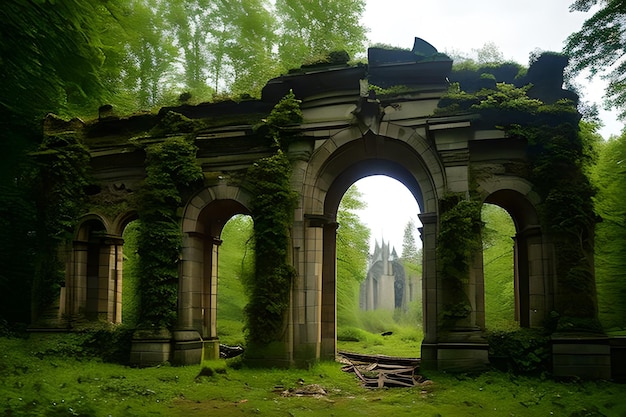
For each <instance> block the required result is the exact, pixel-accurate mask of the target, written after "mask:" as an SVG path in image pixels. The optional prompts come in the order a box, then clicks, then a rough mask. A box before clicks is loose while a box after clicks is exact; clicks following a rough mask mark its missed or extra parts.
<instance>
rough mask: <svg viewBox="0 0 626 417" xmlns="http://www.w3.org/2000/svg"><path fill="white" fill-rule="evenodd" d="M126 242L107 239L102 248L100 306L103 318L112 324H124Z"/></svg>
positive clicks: (114, 238)
mask: <svg viewBox="0 0 626 417" xmlns="http://www.w3.org/2000/svg"><path fill="white" fill-rule="evenodd" d="M123 246H124V240H123V239H122V238H118V237H107V238H106V239H105V240H104V242H103V245H102V248H101V251H100V253H101V256H100V259H101V264H100V265H101V266H100V276H99V282H100V285H101V288H100V290H99V298H100V300H99V302H98V303H99V305H100V308H99V309H98V310H99V311H100V314H101V316H102V318H104V319H106V321H108V322H110V323H121V322H122V270H123V261H124V258H123V254H122V248H123Z"/></svg>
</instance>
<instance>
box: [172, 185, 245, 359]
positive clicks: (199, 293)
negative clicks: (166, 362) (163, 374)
mask: <svg viewBox="0 0 626 417" xmlns="http://www.w3.org/2000/svg"><path fill="white" fill-rule="evenodd" d="M247 205H248V195H247V193H245V192H243V191H242V190H241V189H240V188H238V187H230V186H218V187H214V188H209V189H205V190H203V191H201V192H200V193H198V194H197V195H196V196H194V197H193V198H192V199H191V200H190V201H189V203H188V204H187V206H186V209H185V212H184V215H183V220H182V227H183V249H182V254H181V269H180V281H179V291H178V325H177V329H175V331H174V335H173V336H174V357H173V360H174V362H175V363H194V362H198V361H199V360H200V358H201V357H204V358H206V359H216V358H218V357H219V341H218V336H217V285H218V274H217V271H218V257H219V247H220V244H221V243H222V241H221V240H220V235H221V232H222V229H223V227H224V225H225V224H226V222H228V220H229V219H230V218H231V217H233V216H234V215H236V214H250V211H249V209H248V208H247Z"/></svg>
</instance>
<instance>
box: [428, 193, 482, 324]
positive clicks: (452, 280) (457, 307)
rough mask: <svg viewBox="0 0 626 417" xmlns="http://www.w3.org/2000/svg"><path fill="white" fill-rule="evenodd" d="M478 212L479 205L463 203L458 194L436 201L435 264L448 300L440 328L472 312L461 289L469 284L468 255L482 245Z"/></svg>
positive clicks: (463, 199) (469, 256)
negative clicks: (437, 217) (438, 209)
mask: <svg viewBox="0 0 626 417" xmlns="http://www.w3.org/2000/svg"><path fill="white" fill-rule="evenodd" d="M480 209H481V204H480V202H477V201H473V200H467V199H465V198H464V197H463V196H462V195H460V194H450V195H448V196H445V197H444V198H442V199H441V200H440V213H441V216H440V220H439V233H438V236H437V260H438V262H439V269H440V273H441V277H442V283H443V286H444V291H445V292H446V294H447V297H446V298H447V300H449V303H448V304H447V305H445V306H444V311H443V312H442V316H441V318H442V319H443V321H444V323H443V324H444V325H451V324H453V323H454V321H455V320H456V319H462V318H465V317H468V316H469V314H470V313H471V311H472V308H471V305H470V303H469V300H468V299H467V295H466V293H465V286H466V284H467V283H468V282H469V271H470V266H471V261H472V254H473V253H474V252H475V251H476V250H479V249H480V247H481V244H482V241H481V235H480V231H481V228H482V225H483V223H482V221H481V219H480Z"/></svg>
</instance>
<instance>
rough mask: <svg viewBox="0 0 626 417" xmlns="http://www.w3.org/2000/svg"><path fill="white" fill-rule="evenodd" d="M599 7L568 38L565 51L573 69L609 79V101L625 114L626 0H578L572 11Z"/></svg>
mask: <svg viewBox="0 0 626 417" xmlns="http://www.w3.org/2000/svg"><path fill="white" fill-rule="evenodd" d="M597 5H598V6H600V9H599V10H597V11H596V12H595V13H594V15H593V16H592V17H590V18H589V19H587V20H586V21H585V23H584V24H583V26H582V28H581V29H580V30H579V31H578V32H574V33H572V34H571V35H570V36H569V38H568V39H567V43H566V45H565V49H564V52H565V53H566V54H568V55H569V56H570V58H571V59H570V64H571V66H572V69H573V71H574V72H580V71H582V70H585V69H586V70H589V71H590V77H593V76H595V75H598V74H599V75H601V76H602V77H603V78H605V79H606V80H608V82H609V84H608V87H607V89H606V96H605V98H606V104H607V105H608V106H609V107H614V108H617V109H620V117H621V118H625V117H626V59H625V56H626V36H625V35H626V2H624V1H622V0H576V1H575V2H574V3H573V4H572V5H571V6H570V11H582V12H588V11H589V10H591V8H592V7H593V6H597Z"/></svg>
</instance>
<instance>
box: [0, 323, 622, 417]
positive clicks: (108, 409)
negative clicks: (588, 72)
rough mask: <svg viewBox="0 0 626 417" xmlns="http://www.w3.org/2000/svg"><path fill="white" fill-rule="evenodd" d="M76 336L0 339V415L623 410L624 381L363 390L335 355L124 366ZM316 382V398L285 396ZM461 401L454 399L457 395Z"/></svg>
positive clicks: (478, 380)
mask: <svg viewBox="0 0 626 417" xmlns="http://www.w3.org/2000/svg"><path fill="white" fill-rule="evenodd" d="M82 338H83V336H81V335H67V334H65V335H60V336H55V335H48V334H40V335H31V337H30V338H29V339H17V338H0V350H2V352H3V354H2V355H0V371H1V372H2V378H3V383H2V384H0V414H3V415H28V416H63V415H80V416H94V417H101V416H102V417H106V416H109V415H114V416H115V415H124V416H145V415H164V416H165V415H166V416H186V417H189V416H196V415H197V416H200V415H202V416H204V415H206V414H207V413H208V412H210V413H213V414H216V415H220V416H231V415H232V416H235V415H271V416H285V417H286V416H294V415H295V416H300V415H302V416H304V415H307V416H328V415H353V414H355V412H356V413H358V414H359V415H363V416H381V415H394V416H395V415H398V416H401V415H407V416H414V415H415V414H416V412H419V413H420V414H424V415H454V416H501V415H564V416H589V415H597V416H600V415H605V416H620V415H624V414H626V404H624V402H623V401H620V398H623V397H624V396H625V395H626V386H625V385H618V384H614V383H610V382H606V381H595V382H593V381H590V382H582V381H577V380H573V381H564V382H555V381H552V380H550V379H545V378H536V377H526V376H515V375H513V374H510V373H504V372H496V371H491V372H485V373H483V374H480V375H465V374H457V375H452V374H446V373H439V372H429V373H427V374H426V377H428V378H429V379H430V382H428V383H425V384H421V385H418V386H416V387H415V388H406V389H405V388H394V389H385V390H372V389H365V388H362V387H361V386H360V384H359V381H358V379H357V378H355V376H354V374H352V373H347V372H342V371H341V365H340V364H337V363H334V362H325V363H319V364H316V365H314V366H312V367H311V369H308V370H302V369H291V370H284V369H267V370H264V371H263V372H259V370H258V369H247V368H246V367H241V364H240V363H239V362H238V361H232V362H229V363H228V364H224V363H223V362H222V363H208V364H205V365H206V369H208V370H210V371H207V370H203V368H202V367H201V366H186V367H171V366H161V367H154V368H145V369H137V368H128V367H125V366H120V365H116V364H111V363H103V362H102V361H101V360H99V359H97V358H94V357H93V356H92V355H91V353H90V352H88V351H85V349H84V348H82V347H81V345H82ZM311 384H317V385H319V386H321V387H322V388H323V389H324V390H325V391H326V393H327V394H326V395H325V396H321V397H295V396H284V395H283V392H284V391H288V390H289V389H295V388H299V387H301V386H308V385H311ZM459 399H461V400H459Z"/></svg>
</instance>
